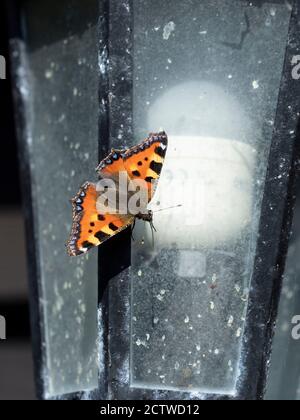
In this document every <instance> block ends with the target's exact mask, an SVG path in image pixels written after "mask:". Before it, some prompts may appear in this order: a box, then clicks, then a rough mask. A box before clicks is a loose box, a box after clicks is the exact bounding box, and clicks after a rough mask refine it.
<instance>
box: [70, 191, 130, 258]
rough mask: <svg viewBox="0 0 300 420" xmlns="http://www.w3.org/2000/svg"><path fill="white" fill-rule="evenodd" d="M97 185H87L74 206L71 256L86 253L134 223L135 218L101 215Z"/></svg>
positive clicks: (78, 195) (73, 201)
mask: <svg viewBox="0 0 300 420" xmlns="http://www.w3.org/2000/svg"><path fill="white" fill-rule="evenodd" d="M96 201H97V191H96V185H95V184H92V183H85V184H84V185H83V186H82V187H81V188H80V190H79V193H78V194H77V195H76V197H75V198H74V200H72V204H73V226H72V232H71V237H70V240H69V242H68V244H67V249H68V253H69V255H70V256H77V255H81V254H84V253H86V252H87V251H88V250H90V249H91V248H93V247H96V246H99V245H100V244H101V243H103V242H105V241H106V240H107V239H109V238H111V237H112V236H114V235H116V234H117V233H119V232H121V231H122V230H123V229H125V228H126V227H128V226H129V225H130V224H131V223H132V222H133V217H130V216H119V215H118V214H99V213H98V211H97V208H96Z"/></svg>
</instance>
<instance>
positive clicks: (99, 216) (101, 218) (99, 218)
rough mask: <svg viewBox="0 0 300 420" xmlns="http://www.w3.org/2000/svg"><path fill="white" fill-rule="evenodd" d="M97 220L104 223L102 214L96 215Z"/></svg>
mask: <svg viewBox="0 0 300 420" xmlns="http://www.w3.org/2000/svg"><path fill="white" fill-rule="evenodd" d="M98 220H99V222H104V221H105V216H103V215H102V214H98Z"/></svg>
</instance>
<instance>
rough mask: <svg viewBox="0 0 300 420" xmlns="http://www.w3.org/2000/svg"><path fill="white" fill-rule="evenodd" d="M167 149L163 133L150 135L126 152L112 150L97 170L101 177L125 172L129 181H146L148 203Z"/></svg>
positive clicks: (166, 138)
mask: <svg viewBox="0 0 300 420" xmlns="http://www.w3.org/2000/svg"><path fill="white" fill-rule="evenodd" d="M167 147H168V137H167V135H166V133H165V132H161V133H158V134H150V135H149V137H148V138H146V139H145V140H144V141H143V142H142V143H141V144H139V145H137V146H134V147H132V148H131V149H128V150H126V151H124V150H116V151H115V150H112V152H111V153H110V155H109V156H108V157H107V158H106V159H104V160H103V161H102V162H101V163H100V165H99V166H98V168H97V171H98V173H99V175H100V176H101V177H105V176H115V175H116V173H118V172H121V171H126V172H127V174H128V177H129V179H141V180H144V181H146V185H147V189H148V201H149V202H150V201H151V199H152V197H153V194H154V191H155V187H156V184H157V182H158V179H159V177H160V174H161V170H162V167H163V163H164V159H165V156H166V152H167Z"/></svg>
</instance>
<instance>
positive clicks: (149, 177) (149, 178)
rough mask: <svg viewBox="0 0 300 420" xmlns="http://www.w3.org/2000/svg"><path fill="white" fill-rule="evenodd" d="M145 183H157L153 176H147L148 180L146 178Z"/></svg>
mask: <svg viewBox="0 0 300 420" xmlns="http://www.w3.org/2000/svg"><path fill="white" fill-rule="evenodd" d="M145 181H146V182H150V183H151V182H152V181H155V179H154V178H152V176H147V178H145Z"/></svg>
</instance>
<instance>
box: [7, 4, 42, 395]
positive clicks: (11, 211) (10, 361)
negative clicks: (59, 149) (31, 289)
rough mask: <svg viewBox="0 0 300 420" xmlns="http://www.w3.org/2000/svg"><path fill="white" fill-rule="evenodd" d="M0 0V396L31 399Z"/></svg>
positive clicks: (13, 145)
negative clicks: (1, 324) (1, 328)
mask: <svg viewBox="0 0 300 420" xmlns="http://www.w3.org/2000/svg"><path fill="white" fill-rule="evenodd" d="M5 18H6V16H5V10H4V2H0V55H2V56H4V57H5V58H6V60H7V67H8V68H7V77H8V79H7V80H0V141H1V152H0V179H1V190H0V191H1V192H0V315H2V316H4V317H5V318H6V328H7V331H6V333H7V340H6V341H0V400H7V399H10V400H18V399H23V400H24V399H33V398H34V387H33V373H32V360H31V349H30V328H29V309H28V301H27V274H26V257H25V246H24V242H25V241H24V228H23V217H22V211H21V192H20V182H19V181H20V179H19V173H18V153H17V142H16V135H15V128H14V113H13V103H12V97H11V84H10V80H9V62H8V60H9V54H8V35H7V28H6V22H5Z"/></svg>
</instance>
